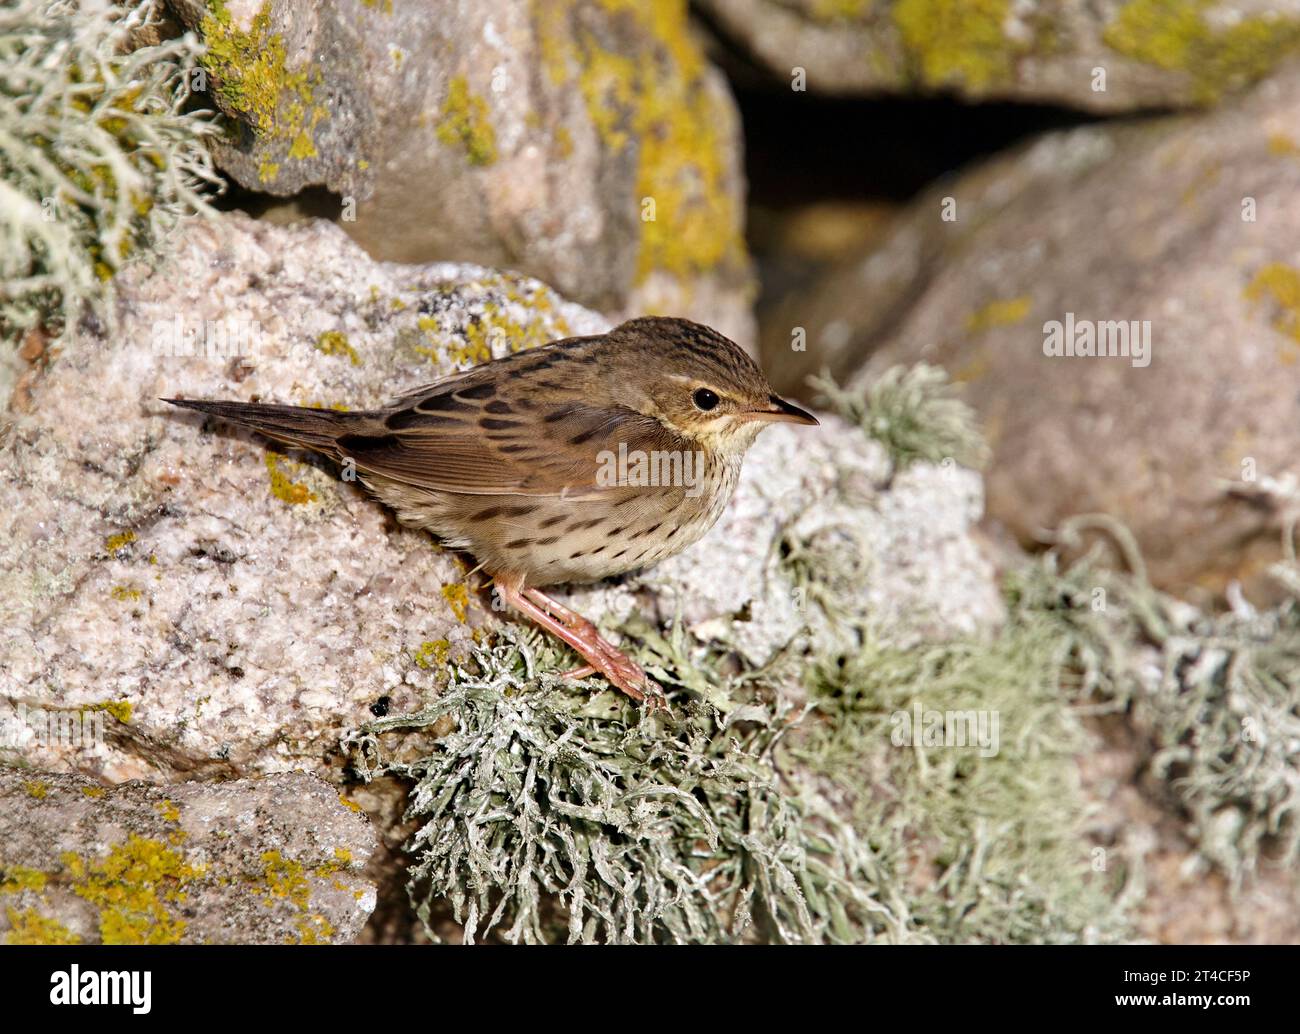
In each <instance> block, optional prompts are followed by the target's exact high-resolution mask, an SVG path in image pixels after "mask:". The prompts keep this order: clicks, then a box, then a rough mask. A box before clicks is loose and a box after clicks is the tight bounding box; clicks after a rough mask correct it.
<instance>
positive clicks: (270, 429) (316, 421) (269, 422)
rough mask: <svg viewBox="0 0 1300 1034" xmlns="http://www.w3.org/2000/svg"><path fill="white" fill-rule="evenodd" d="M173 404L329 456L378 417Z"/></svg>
mask: <svg viewBox="0 0 1300 1034" xmlns="http://www.w3.org/2000/svg"><path fill="white" fill-rule="evenodd" d="M162 401H163V402H170V403H171V404H172V405H173V406H181V407H182V408H184V409H194V410H198V412H200V413H208V414H210V415H212V416H215V417H217V418H219V419H221V420H226V421H229V422H230V423H232V424H242V425H243V426H244V427H251V428H252V429H253V430H254V431H257V432H258V433H259V434H264V435H266V436H267V437H268V438H274V439H275V440H276V441H278V442H285V443H286V444H288V445H297V446H301V447H302V448H306V449H315V450H316V451H317V452H323V453H324V454H325V455H327V456H335V457H337V456H338V455H339V449H338V446H337V442H338V439H339V438H340V437H341V436H342V435H345V434H348V433H349V432H354V431H363V430H365V429H366V428H367V427H368V426H370V425H371V424H372V423H373V421H374V414H373V413H340V412H339V411H338V410H335V409H307V408H304V407H301V406H276V405H271V404H269V403H260V402H224V401H218V400H213V401H204V400H197V399H196V400H191V399H163V400H162Z"/></svg>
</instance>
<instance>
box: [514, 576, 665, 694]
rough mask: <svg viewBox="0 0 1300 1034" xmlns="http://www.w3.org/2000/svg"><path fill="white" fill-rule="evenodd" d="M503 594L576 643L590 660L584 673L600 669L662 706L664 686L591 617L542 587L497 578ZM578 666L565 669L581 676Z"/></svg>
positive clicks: (625, 688) (550, 629) (620, 686)
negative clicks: (573, 608) (572, 607)
mask: <svg viewBox="0 0 1300 1034" xmlns="http://www.w3.org/2000/svg"><path fill="white" fill-rule="evenodd" d="M496 587H497V591H498V592H499V593H500V594H501V598H502V599H503V600H504V601H505V602H506V603H507V604H509V605H510V606H512V607H514V608H515V609H516V610H518V611H519V612H520V613H522V614H524V615H525V616H527V617H528V618H529V619H531V620H532V621H533V622H535V623H536V624H537V625H539V626H541V627H542V628H544V629H545V630H546V631H548V632H550V633H551V634H552V635H553V636H555V637H556V638H558V639H561V640H563V641H564V642H566V643H568V644H569V645H570V646H571V647H573V648H574V649H575V650H576V651H577V652H578V655H579V656H581V657H582V659H583V660H585V661H586V662H587V664H586V665H585V666H584V668H585V669H586V671H585V674H592V673H593V672H599V673H600V674H602V675H604V676H605V678H607V679H609V681H610V683H611V684H612V685H613V686H615V687H616V688H617V689H620V690H622V691H623V692H624V693H626V694H627V695H628V696H630V697H631V698H632V699H633V700H635V701H637V702H638V703H639V702H641V701H643V700H646V699H647V698H649V699H650V701H651V706H663V704H662V700H663V690H661V689H660V688H659V686H658V685H657V684H656V683H655V681H654V680H653V679H651V678H650V676H649V675H647V674H646V673H645V672H644V671H643V670H642V669H641V667H640V665H638V664H637V663H636V662H635V661H634V660H632V658H630V657H628V656H627V654H625V653H623V651H622V650H620V649H619V648H618V647H616V646H615V645H614V644H613V643H611V642H609V641H608V640H606V639H605V638H603V637H602V636H601V634H600V632H599V631H598V630H597V629H596V626H595V625H593V624H592V623H591V622H590V621H588V620H587V619H586V618H584V617H583V616H582V615H581V614H578V613H576V612H574V611H572V610H570V609H569V608H568V607H565V606H564V605H563V604H561V603H559V602H557V601H556V600H553V599H551V597H549V596H547V595H546V594H545V593H544V592H542V591H540V590H539V589H529V588H523V587H522V586H518V585H511V584H508V583H507V582H505V581H497V582H496ZM584 668H577V669H575V670H574V672H569V673H566V674H568V675H569V677H581V676H579V675H578V674H577V673H579V672H584Z"/></svg>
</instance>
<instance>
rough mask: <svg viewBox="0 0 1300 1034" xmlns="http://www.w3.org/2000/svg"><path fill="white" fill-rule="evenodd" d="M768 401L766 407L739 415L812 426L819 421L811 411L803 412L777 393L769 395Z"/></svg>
mask: <svg viewBox="0 0 1300 1034" xmlns="http://www.w3.org/2000/svg"><path fill="white" fill-rule="evenodd" d="M768 403H769V405H768V407H767V408H766V409H749V410H746V411H745V412H744V413H741V414H740V415H741V416H742V417H744V418H745V419H746V420H764V421H769V420H782V421H787V422H789V423H792V424H811V425H813V426H814V427H815V426H816V425H817V424H818V422H819V421H818V420H817V418H816V417H815V416H813V415H812V414H811V413H808V412H805V411H804V410H802V409H800V408H799V407H798V406H796V405H794V404H792V403H790V402H787V401H786V400H785V399H783V398H781V397H780V396H779V395H772V396H771V397H769V398H768Z"/></svg>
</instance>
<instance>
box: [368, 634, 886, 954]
mask: <svg viewBox="0 0 1300 1034" xmlns="http://www.w3.org/2000/svg"><path fill="white" fill-rule="evenodd" d="M504 635H505V638H506V640H507V641H506V642H504V643H502V644H500V645H498V646H496V647H494V648H492V649H478V650H476V651H475V657H476V660H477V663H478V665H479V666H480V668H481V669H482V671H483V672H484V674H483V675H482V676H478V677H476V676H471V675H468V674H467V673H466V672H465V671H463V670H462V669H460V668H458V667H457V668H456V669H455V671H454V673H453V682H452V685H451V686H449V687H448V689H447V690H446V691H444V692H443V693H442V694H441V695H440V696H439V698H438V699H437V700H436V701H435V702H434V703H433V704H431V705H430V706H429V707H428V708H426V709H425V710H423V711H421V712H419V713H418V714H413V715H404V716H397V717H393V718H385V719H380V720H379V721H377V722H374V723H372V724H371V725H369V726H367V727H366V728H365V729H364V730H361V731H360V732H358V733H357V734H356V735H355V736H354V738H353V739H352V741H351V745H352V747H353V748H354V762H355V764H356V766H357V769H358V772H359V773H360V774H361V775H362V776H363V778H373V777H375V776H378V775H381V774H387V775H396V776H400V777H403V778H408V779H411V780H412V781H413V782H414V784H415V786H414V790H413V792H412V796H411V804H410V810H409V814H410V816H411V817H412V818H416V819H419V820H420V822H421V827H420V830H419V832H418V833H417V834H416V835H415V837H414V839H413V841H412V843H411V845H410V850H411V851H412V853H413V854H414V855H415V857H416V864H415V865H414V867H413V868H412V870H411V874H410V891H411V895H412V901H413V903H414V905H415V907H416V910H417V912H418V913H419V915H420V916H421V918H422V919H423V920H424V921H425V922H426V924H428V923H429V922H430V917H431V915H432V909H433V908H434V906H435V905H436V904H437V903H438V902H440V901H444V900H445V901H447V902H448V903H449V904H450V905H451V908H452V910H453V912H454V913H455V915H456V918H457V920H458V921H459V922H461V923H462V924H463V925H464V927H465V936H466V939H467V940H474V939H478V938H480V937H483V936H486V935H488V934H489V933H495V934H496V935H498V936H501V937H504V938H505V939H507V940H512V941H530V942H536V941H550V940H554V939H560V940H564V939H567V940H569V941H575V942H576V941H581V942H604V943H626V942H637V943H650V942H655V941H679V942H684V941H687V942H720V941H734V940H738V939H741V938H742V937H746V936H750V935H761V936H763V937H765V938H768V939H774V940H784V941H811V940H819V939H823V938H830V939H844V938H842V937H840V936H839V934H840V933H847V932H849V930H850V929H851V927H852V924H853V922H854V921H860V916H859V909H861V908H863V907H864V906H865V900H864V899H863V898H861V896H860V895H857V894H856V893H855V892H854V891H853V890H852V888H851V887H850V886H849V885H848V884H847V883H845V882H843V880H842V877H841V875H840V874H839V873H838V871H837V869H836V865H837V860H835V859H832V860H831V861H830V862H828V861H827V860H826V859H824V858H823V857H822V847H821V845H822V843H823V840H822V839H821V836H820V834H819V835H818V837H817V838H816V842H815V843H813V842H811V841H810V839H809V838H807V837H806V836H805V832H804V827H803V824H802V818H803V809H802V806H801V805H800V803H799V802H798V801H797V800H796V799H795V798H794V797H792V796H790V795H787V794H786V793H784V792H783V791H782V789H781V788H780V786H779V785H778V776H777V773H776V772H775V770H774V769H773V768H772V767H771V765H770V763H769V761H768V759H767V752H768V750H769V749H770V748H771V747H772V745H773V744H774V742H775V740H776V738H777V736H778V735H779V732H780V730H781V729H782V727H783V721H782V720H781V719H780V718H777V717H774V716H772V715H771V714H769V713H767V712H765V711H764V710H763V709H761V708H753V709H749V710H745V711H741V712H736V713H735V714H734V715H733V719H734V720H733V721H732V722H728V721H727V718H726V716H724V715H722V714H720V713H719V712H718V711H717V710H716V709H715V708H714V707H712V706H709V705H700V704H689V703H685V702H683V703H682V704H681V705H680V712H679V715H678V718H677V719H676V720H673V721H664V720H661V719H650V718H646V719H644V720H642V721H637V720H635V718H634V717H633V715H634V713H635V712H633V711H632V709H631V708H630V707H628V706H626V700H625V699H624V698H619V697H617V696H615V695H614V694H612V693H603V694H601V695H600V696H598V697H595V698H590V697H589V694H588V692H587V691H584V690H576V691H575V690H574V689H572V688H568V689H566V688H562V687H560V686H555V685H552V686H550V687H549V688H546V687H538V686H537V685H536V684H535V683H533V682H532V680H531V678H530V676H531V674H532V672H533V670H534V669H533V666H534V663H535V661H537V660H538V658H537V657H536V655H535V654H534V653H533V651H532V649H531V648H530V647H529V646H528V645H527V644H526V643H523V642H522V641H516V640H515V639H514V636H513V634H512V633H510V632H506V633H504ZM547 649H548V652H550V653H551V656H550V657H549V658H548V660H552V661H553V660H555V658H554V655H553V652H551V651H549V648H547ZM448 718H450V719H451V722H450V723H446V722H444V720H445V719H448ZM440 722H444V727H445V726H446V725H450V728H447V730H446V732H445V733H444V735H442V736H441V737H440V738H439V739H438V740H437V741H436V747H435V750H434V752H433V753H432V754H430V755H428V756H427V757H425V758H422V759H420V760H418V761H415V762H411V763H407V762H402V761H398V760H396V759H395V758H391V757H388V756H387V755H386V753H385V752H384V751H383V750H382V748H381V737H382V736H383V735H384V734H386V733H390V732H395V731H400V730H411V729H424V728H431V727H433V726H435V725H437V724H438V723H440ZM831 898H833V903H832V902H831V900H830V899H831ZM551 899H554V900H556V901H557V902H558V903H559V904H560V905H561V906H562V907H563V908H564V910H565V914H566V915H567V920H563V921H561V925H560V926H559V927H558V928H557V927H556V924H555V920H554V919H553V918H550V917H551V916H552V915H553V913H552V912H551V910H550V909H549V908H548V906H547V901H548V900H551ZM818 905H821V908H820V910H819V908H818ZM430 932H431V933H432V930H431V931H430Z"/></svg>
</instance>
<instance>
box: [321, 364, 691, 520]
mask: <svg viewBox="0 0 1300 1034" xmlns="http://www.w3.org/2000/svg"><path fill="white" fill-rule="evenodd" d="M474 374H475V371H469V373H468V374H466V375H464V376H461V377H457V378H455V379H453V380H451V381H442V382H439V383H438V384H434V385H430V386H429V387H428V388H427V389H425V390H422V391H417V392H409V393H407V394H406V395H404V396H402V397H400V398H399V399H398V400H396V401H397V403H398V405H397V406H396V407H395V408H393V409H390V410H386V411H384V412H382V413H376V414H373V415H374V416H375V417H376V418H378V419H376V420H375V422H374V423H372V424H371V425H370V426H369V427H367V428H366V429H365V430H364V431H360V430H359V431H357V432H352V433H348V434H344V435H341V436H340V437H339V438H338V439H337V440H336V441H335V447H336V449H337V450H338V453H339V454H340V456H343V457H351V458H352V459H354V460H355V461H356V464H357V467H358V468H359V469H361V470H362V471H368V472H371V473H374V474H379V475H382V476H383V477H386V478H390V479H392V480H394V481H400V482H403V483H405V484H408V485H412V486H414V487H417V488H427V489H431V490H435V491H442V492H459V493H466V494H472V495H499V494H511V495H529V496H565V497H567V498H577V499H581V498H584V497H589V496H592V495H598V494H599V493H600V492H601V491H602V490H604V489H606V488H608V487H609V486H608V485H605V484H602V483H601V481H600V480H599V479H598V476H597V475H598V472H599V471H600V470H601V464H602V453H605V454H606V456H607V457H617V456H618V454H619V447H620V445H626V447H627V451H628V452H629V453H631V452H634V451H636V450H643V451H645V452H647V453H649V452H651V451H655V450H680V451H685V450H686V449H687V448H689V445H688V443H687V442H686V441H685V440H684V439H682V438H681V437H680V436H678V435H676V434H675V433H674V432H672V431H670V430H669V429H668V428H666V427H665V426H664V425H663V424H661V423H660V422H659V421H658V420H655V419H654V418H653V417H648V416H645V415H643V414H641V413H638V412H636V411H635V410H632V409H629V408H627V407H625V406H619V405H610V404H602V403H596V402H585V401H577V400H573V399H571V398H570V399H568V400H557V401H544V400H543V398H541V397H539V396H538V394H537V392H536V391H535V390H524V389H522V388H521V387H520V386H519V384H520V382H519V381H516V380H514V379H512V378H508V377H505V378H503V377H501V376H500V374H499V371H498V372H496V373H495V375H494V374H493V373H490V372H489V371H487V370H484V371H483V373H482V374H481V375H479V376H475V375H474ZM605 462H606V464H608V459H606V460H605ZM605 469H608V467H607V466H606V468H605Z"/></svg>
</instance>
